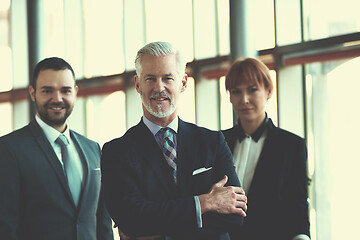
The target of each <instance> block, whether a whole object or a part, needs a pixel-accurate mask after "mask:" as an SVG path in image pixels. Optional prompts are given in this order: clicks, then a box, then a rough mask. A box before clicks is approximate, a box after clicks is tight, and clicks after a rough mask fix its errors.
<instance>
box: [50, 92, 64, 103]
mask: <svg viewBox="0 0 360 240" xmlns="http://www.w3.org/2000/svg"><path fill="white" fill-rule="evenodd" d="M52 100H53V101H54V102H62V101H63V97H62V94H61V92H57V91H55V92H54V93H53V96H52Z"/></svg>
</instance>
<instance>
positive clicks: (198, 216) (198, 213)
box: [194, 196, 202, 228]
mask: <svg viewBox="0 0 360 240" xmlns="http://www.w3.org/2000/svg"><path fill="white" fill-rule="evenodd" d="M194 200H195V207H196V222H197V225H198V228H202V217H201V205H200V201H199V197H198V196H194Z"/></svg>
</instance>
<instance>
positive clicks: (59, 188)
mask: <svg viewBox="0 0 360 240" xmlns="http://www.w3.org/2000/svg"><path fill="white" fill-rule="evenodd" d="M70 135H71V138H72V139H73V141H74V142H75V143H76V144H77V148H78V149H79V150H80V151H79V152H80V156H81V158H82V159H83V160H84V162H85V165H86V167H85V171H84V185H83V187H82V191H81V196H80V200H79V205H78V206H77V207H76V206H75V204H74V202H73V200H72V197H71V193H70V190H69V187H68V185H67V183H66V179H65V175H64V173H63V170H62V166H61V164H60V162H59V160H58V158H57V156H56V154H55V152H54V150H53V148H52V147H51V145H50V143H49V142H48V140H47V138H46V136H45V135H44V133H43V131H42V129H41V128H40V126H39V125H38V124H37V123H36V122H35V121H34V122H31V123H30V124H29V125H27V126H25V127H24V128H22V129H19V130H17V131H14V132H12V133H10V134H8V135H6V136H3V137H1V138H0V238H1V239H7V240H22V239H27V240H29V239H30V240H32V239H34V240H49V239H51V240H109V239H113V235H112V228H111V219H110V217H109V215H108V213H107V211H106V209H105V205H104V202H103V198H102V194H101V181H100V179H101V172H100V147H99V145H98V144H97V143H96V142H93V141H91V140H89V139H87V138H85V137H84V136H82V135H80V134H78V133H76V132H74V131H70Z"/></svg>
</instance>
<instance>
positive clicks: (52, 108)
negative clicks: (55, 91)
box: [49, 107, 65, 112]
mask: <svg viewBox="0 0 360 240" xmlns="http://www.w3.org/2000/svg"><path fill="white" fill-rule="evenodd" d="M49 109H50V110H52V111H55V112H60V111H62V110H63V109H65V107H49Z"/></svg>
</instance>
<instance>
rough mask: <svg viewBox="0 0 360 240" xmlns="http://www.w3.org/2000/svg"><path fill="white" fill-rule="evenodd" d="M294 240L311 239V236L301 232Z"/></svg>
mask: <svg viewBox="0 0 360 240" xmlns="http://www.w3.org/2000/svg"><path fill="white" fill-rule="evenodd" d="M292 240H310V238H309V236H308V235H305V234H299V235H296V236H295V237H294V238H293V239H292Z"/></svg>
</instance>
